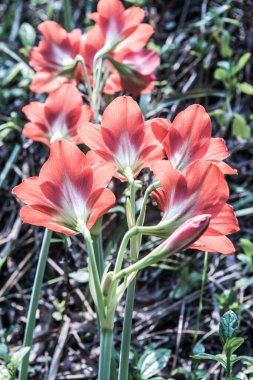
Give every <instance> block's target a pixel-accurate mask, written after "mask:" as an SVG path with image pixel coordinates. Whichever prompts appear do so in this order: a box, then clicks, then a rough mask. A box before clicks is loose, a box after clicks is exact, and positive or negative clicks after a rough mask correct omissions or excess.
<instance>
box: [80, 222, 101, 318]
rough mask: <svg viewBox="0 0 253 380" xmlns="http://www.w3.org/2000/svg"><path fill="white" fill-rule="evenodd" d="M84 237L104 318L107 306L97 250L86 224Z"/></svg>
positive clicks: (97, 297) (99, 305) (99, 306)
mask: <svg viewBox="0 0 253 380" xmlns="http://www.w3.org/2000/svg"><path fill="white" fill-rule="evenodd" d="M83 237H84V240H85V243H86V246H87V250H88V253H89V260H90V266H91V271H92V277H93V281H94V287H95V291H96V301H97V305H96V306H97V309H98V315H99V317H100V318H101V317H102V318H103V317H105V308H104V302H103V294H102V290H101V284H100V279H99V273H98V268H97V263H96V257H95V252H94V248H93V242H92V239H91V235H90V231H89V230H88V229H87V227H86V226H85V227H84V228H83ZM94 301H95V300H94Z"/></svg>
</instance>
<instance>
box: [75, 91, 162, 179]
mask: <svg viewBox="0 0 253 380" xmlns="http://www.w3.org/2000/svg"><path fill="white" fill-rule="evenodd" d="M78 133H79V135H80V137H81V139H82V141H83V142H84V143H85V144H86V145H88V147H90V148H91V149H92V151H91V152H88V157H89V158H90V159H91V160H92V161H93V162H105V161H108V162H111V163H113V164H114V166H116V167H117V169H118V172H117V175H116V176H117V177H118V178H120V179H121V180H122V181H125V180H127V179H129V176H130V177H131V176H137V175H138V173H139V172H140V171H141V170H142V169H143V168H145V167H150V165H151V164H152V163H154V162H156V161H157V160H160V159H162V158H163V156H164V154H163V149H162V146H161V145H160V144H158V143H157V140H156V139H155V137H154V136H153V133H152V130H151V127H150V126H147V125H146V124H145V121H144V117H143V115H142V113H141V110H140V108H139V106H138V104H137V103H136V102H135V101H134V100H133V99H132V98H131V97H129V96H120V97H118V98H116V99H115V100H113V101H112V102H111V103H110V104H109V106H108V107H107V108H106V109H105V111H104V113H103V116H102V121H101V125H96V124H92V123H85V124H83V125H82V126H80V127H79V128H78Z"/></svg>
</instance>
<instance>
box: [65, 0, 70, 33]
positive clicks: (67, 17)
mask: <svg viewBox="0 0 253 380" xmlns="http://www.w3.org/2000/svg"><path fill="white" fill-rule="evenodd" d="M63 16H64V26H65V29H66V30H67V31H68V32H70V31H71V28H72V21H71V7H70V1H69V0H63Z"/></svg>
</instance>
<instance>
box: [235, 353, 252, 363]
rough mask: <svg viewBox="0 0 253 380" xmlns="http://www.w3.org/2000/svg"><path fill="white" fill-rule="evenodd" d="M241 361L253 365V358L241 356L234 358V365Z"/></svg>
mask: <svg viewBox="0 0 253 380" xmlns="http://www.w3.org/2000/svg"><path fill="white" fill-rule="evenodd" d="M239 361H243V362H247V363H250V364H253V358H252V357H251V356H246V355H240V356H236V357H235V358H233V363H236V362H239Z"/></svg>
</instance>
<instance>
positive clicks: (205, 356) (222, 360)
mask: <svg viewBox="0 0 253 380" xmlns="http://www.w3.org/2000/svg"><path fill="white" fill-rule="evenodd" d="M192 357H193V359H196V360H202V359H204V360H214V361H215V362H219V363H221V364H222V365H223V367H226V357H225V355H211V354H198V355H193V356H192Z"/></svg>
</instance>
